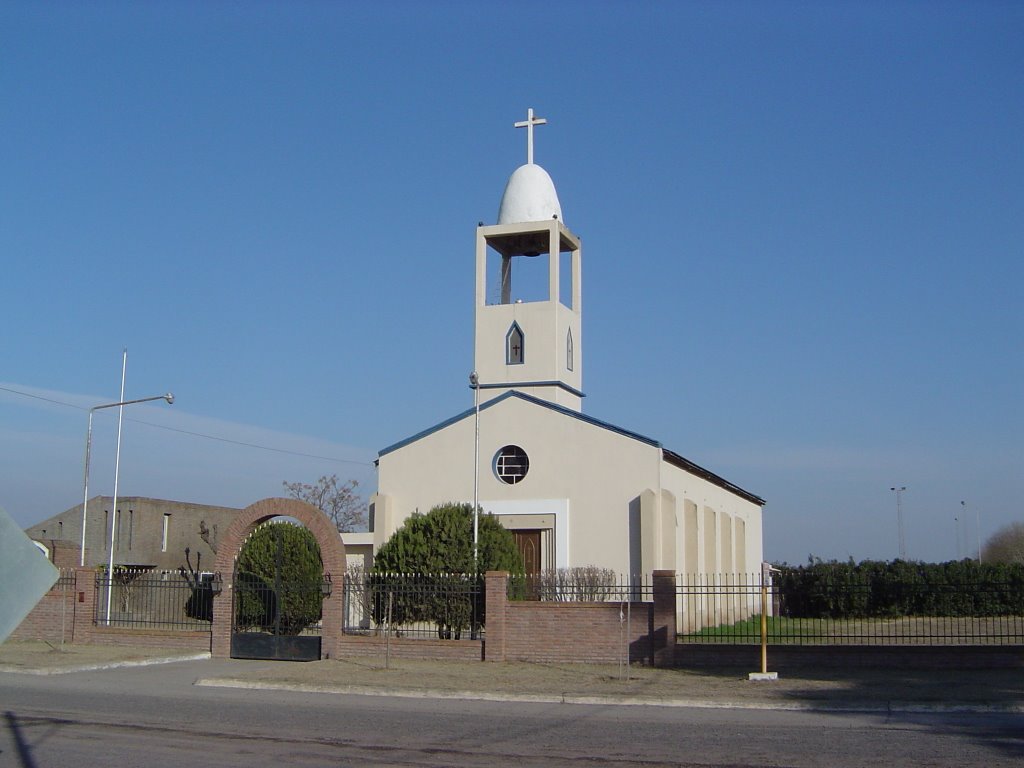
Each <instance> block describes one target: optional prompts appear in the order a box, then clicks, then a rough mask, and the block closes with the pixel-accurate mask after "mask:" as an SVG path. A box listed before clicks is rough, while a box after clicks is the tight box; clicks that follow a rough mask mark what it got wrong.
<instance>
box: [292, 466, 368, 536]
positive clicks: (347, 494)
mask: <svg viewBox="0 0 1024 768" xmlns="http://www.w3.org/2000/svg"><path fill="white" fill-rule="evenodd" d="M282 485H284V487H285V490H287V491H288V495H289V496H291V497H292V498H293V499H298V500H299V501H304V502H306V503H307V504H312V505H313V506H314V507H316V508H317V509H319V510H320V511H321V512H323V513H324V514H325V515H327V516H328V517H329V518H331V522H332V523H334V525H335V526H336V527H337V528H338V530H339V531H341V532H342V533H344V532H346V531H353V530H355V529H356V528H357V527H361V526H363V525H365V523H366V509H365V507H364V504H363V500H362V499H361V498H360V497H359V495H358V494H357V493H356V488H358V487H359V483H358V482H356V481H355V480H348V481H346V482H344V483H341V484H340V485H339V482H338V476H337V475H331V476H330V477H327V476H326V475H324V476H323V477H321V478H320V479H319V480H317V481H316V483H314V484H313V485H310V484H309V483H289V482H284V483H282Z"/></svg>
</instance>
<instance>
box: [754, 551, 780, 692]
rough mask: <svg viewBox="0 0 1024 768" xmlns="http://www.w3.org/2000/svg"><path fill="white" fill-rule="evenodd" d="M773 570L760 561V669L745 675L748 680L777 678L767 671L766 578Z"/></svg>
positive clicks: (776, 675) (776, 674) (775, 674)
mask: <svg viewBox="0 0 1024 768" xmlns="http://www.w3.org/2000/svg"><path fill="white" fill-rule="evenodd" d="M772 570H774V569H773V568H772V567H771V565H769V564H768V563H761V671H760V672H751V673H750V674H749V675H747V678H748V679H749V680H778V678H779V675H778V673H777V672H769V671H768V579H769V578H771V572H772Z"/></svg>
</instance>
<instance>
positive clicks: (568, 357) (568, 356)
mask: <svg viewBox="0 0 1024 768" xmlns="http://www.w3.org/2000/svg"><path fill="white" fill-rule="evenodd" d="M572 352H573V350H572V328H570V329H569V332H568V333H567V334H566V335H565V367H566V368H568V369H569V370H570V371H571V370H572Z"/></svg>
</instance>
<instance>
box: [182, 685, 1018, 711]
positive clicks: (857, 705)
mask: <svg viewBox="0 0 1024 768" xmlns="http://www.w3.org/2000/svg"><path fill="white" fill-rule="evenodd" d="M194 685H197V686H201V687H207V688H242V689H248V690H267V691H295V692H298V693H327V694H335V695H348V696H383V697H390V698H401V699H458V700H462V701H495V702H508V703H515V702H520V703H525V704H583V705H591V706H602V707H607V706H621V707H677V708H686V709H749V710H774V711H786V712H824V713H835V714H842V713H850V714H852V713H862V714H863V713H868V714H871V713H875V714H894V713H903V714H939V713H942V714H954V713H956V714H1024V704H966V703H943V704H923V703H919V702H897V701H892V702H884V703H877V702H850V703H848V704H843V705H836V704H826V703H820V704H819V703H815V702H775V701H711V700H708V699H657V700H655V699H644V698H639V697H631V696H623V697H619V696H614V697H613V696H574V695H568V694H531V693H526V694H498V693H486V692H482V691H441V690H430V689H425V690H410V689H390V690H387V689H380V688H367V687H363V686H354V685H342V686H332V685H308V684H303V683H280V682H272V681H253V680H240V679H237V678H224V677H209V678H200V679H199V680H196V682H195V683H194Z"/></svg>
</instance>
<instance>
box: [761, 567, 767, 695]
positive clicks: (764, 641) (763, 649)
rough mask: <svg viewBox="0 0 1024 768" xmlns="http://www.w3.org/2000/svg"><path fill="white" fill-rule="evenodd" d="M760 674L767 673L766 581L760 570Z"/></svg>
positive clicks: (762, 571)
mask: <svg viewBox="0 0 1024 768" xmlns="http://www.w3.org/2000/svg"><path fill="white" fill-rule="evenodd" d="M761 674H762V675H767V674H768V581H767V580H766V579H765V577H764V569H762V570H761Z"/></svg>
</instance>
